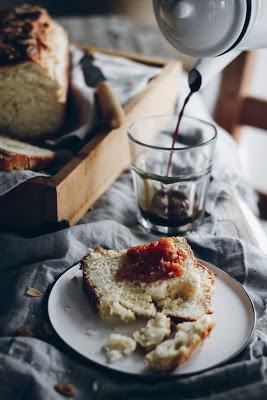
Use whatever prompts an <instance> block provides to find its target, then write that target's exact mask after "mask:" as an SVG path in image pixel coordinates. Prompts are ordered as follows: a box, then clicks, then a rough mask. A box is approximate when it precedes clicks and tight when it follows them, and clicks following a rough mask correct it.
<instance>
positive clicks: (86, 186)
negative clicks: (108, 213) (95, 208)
mask: <svg viewBox="0 0 267 400" xmlns="http://www.w3.org/2000/svg"><path fill="white" fill-rule="evenodd" d="M88 50H89V51H92V49H90V48H88ZM97 50H100V51H102V52H105V53H107V54H114V55H120V56H124V57H126V58H129V59H132V60H135V61H137V62H141V63H144V64H148V65H152V66H159V67H162V68H163V72H162V74H161V75H159V76H158V77H156V78H154V79H152V80H151V81H150V82H149V84H148V85H147V87H146V88H145V89H144V90H143V91H142V93H140V94H139V95H137V96H136V97H135V98H134V99H132V100H131V101H130V102H129V103H128V104H127V106H126V107H125V113H126V118H125V123H124V124H123V126H121V127H120V128H118V129H114V130H112V131H110V132H105V133H101V132H99V133H98V134H97V135H96V136H95V137H94V138H93V139H91V140H90V141H89V142H88V143H87V144H86V145H85V146H84V147H83V148H82V149H81V150H80V151H79V152H78V153H77V154H76V155H75V156H74V157H73V158H72V159H71V160H70V161H69V162H68V163H67V164H66V165H65V166H63V167H62V168H61V169H60V170H59V171H58V172H57V173H56V174H55V175H54V176H52V177H49V178H45V177H37V178H34V179H31V180H29V181H27V182H25V183H23V184H21V185H19V186H18V187H16V188H15V189H13V190H12V191H11V192H9V193H7V194H6V195H5V196H2V197H0V226H1V227H2V228H3V227H4V228H5V229H11V230H16V231H24V232H28V233H30V232H35V233H36V232H44V231H51V230H54V229H59V228H60V227H66V226H69V225H74V224H76V223H77V222H78V221H79V220H80V219H81V218H82V216H83V215H84V214H85V213H86V211H87V210H88V209H89V208H90V207H91V206H92V205H93V204H94V202H95V201H96V200H97V199H98V198H99V197H100V196H101V195H102V194H103V193H104V192H105V190H106V189H107V188H108V187H109V186H110V185H111V184H112V182H114V180H115V179H116V178H117V177H118V176H119V175H120V174H121V173H122V172H123V171H124V170H125V169H126V168H127V167H129V164H130V154H129V148H128V139H127V127H128V126H129V125H130V124H131V123H132V122H134V121H135V120H138V119H139V118H143V117H146V116H150V115H159V114H173V112H174V106H175V101H176V97H177V92H178V89H179V78H180V73H181V64H180V63H179V62H177V61H173V60H165V59H161V58H151V57H146V56H141V55H135V54H129V53H124V52H119V51H110V50H105V49H97Z"/></svg>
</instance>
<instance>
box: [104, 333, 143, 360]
mask: <svg viewBox="0 0 267 400" xmlns="http://www.w3.org/2000/svg"><path fill="white" fill-rule="evenodd" d="M103 347H104V349H105V350H106V352H107V356H108V358H109V361H110V362H115V361H118V360H120V359H121V358H123V357H125V356H129V355H130V354H132V353H133V352H134V350H135V348H136V342H135V341H134V340H133V339H132V338H130V337H128V336H124V335H120V334H119V333H113V334H112V335H110V337H109V338H108V339H105V340H104V342H103Z"/></svg>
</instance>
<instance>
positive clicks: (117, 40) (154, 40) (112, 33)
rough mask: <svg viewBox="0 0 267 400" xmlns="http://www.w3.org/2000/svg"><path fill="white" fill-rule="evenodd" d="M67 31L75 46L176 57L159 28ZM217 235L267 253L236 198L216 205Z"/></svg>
mask: <svg viewBox="0 0 267 400" xmlns="http://www.w3.org/2000/svg"><path fill="white" fill-rule="evenodd" d="M58 21H59V22H60V23H61V24H62V25H63V26H64V27H65V28H66V29H67V31H68V32H69V34H70V40H71V41H72V42H73V43H80V44H88V45H90V46H93V47H102V48H108V49H116V50H122V51H127V52H133V53H140V54H146V55H152V56H159V57H173V51H172V50H171V49H170V47H169V46H168V45H167V44H166V42H165V40H164V38H163V36H162V35H161V33H160V32H159V30H158V29H157V28H156V27H152V26H141V25H140V26H138V27H137V24H136V23H133V22H132V21H129V20H127V19H123V18H122V17H116V16H114V17H67V18H58ZM216 215H217V224H216V225H217V228H216V232H215V234H216V235H224V236H230V237H239V238H241V239H243V240H245V241H247V242H249V243H251V244H253V245H255V246H257V247H258V248H260V249H261V250H262V251H263V252H264V253H267V237H266V235H265V232H264V231H263V229H262V228H261V225H260V223H259V221H258V219H257V218H256V217H255V216H254V215H253V214H252V212H251V211H250V209H249V208H248V206H247V204H246V203H245V202H244V201H243V200H242V199H241V198H240V197H239V195H238V194H236V195H233V196H232V197H231V198H229V199H220V200H218V201H217V204H216Z"/></svg>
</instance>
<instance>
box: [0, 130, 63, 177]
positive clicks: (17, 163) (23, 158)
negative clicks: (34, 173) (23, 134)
mask: <svg viewBox="0 0 267 400" xmlns="http://www.w3.org/2000/svg"><path fill="white" fill-rule="evenodd" d="M55 155H56V154H55V153H54V152H53V151H51V150H47V149H43V148H40V147H37V146H32V145H30V144H27V143H23V142H21V141H18V140H14V139H10V138H7V137H4V136H0V170H2V171H13V170H21V169H30V170H41V169H44V168H45V167H47V166H49V164H50V163H51V162H52V161H53V160H54V158H55Z"/></svg>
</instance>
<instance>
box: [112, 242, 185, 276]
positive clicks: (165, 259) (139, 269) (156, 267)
mask: <svg viewBox="0 0 267 400" xmlns="http://www.w3.org/2000/svg"><path fill="white" fill-rule="evenodd" d="M185 259H186V254H185V252H184V251H183V250H182V249H181V248H178V249H177V247H176V246H175V244H174V241H173V239H172V238H161V239H159V240H157V241H156V242H153V243H146V244H144V245H142V246H135V247H130V248H129V249H128V250H127V254H126V261H125V263H124V264H123V265H122V266H121V268H120V269H119V270H118V272H117V279H119V280H128V281H140V282H145V283H150V282H155V281H157V280H160V279H170V278H173V277H176V276H180V275H181V274H182V272H183V262H184V261H185Z"/></svg>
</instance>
